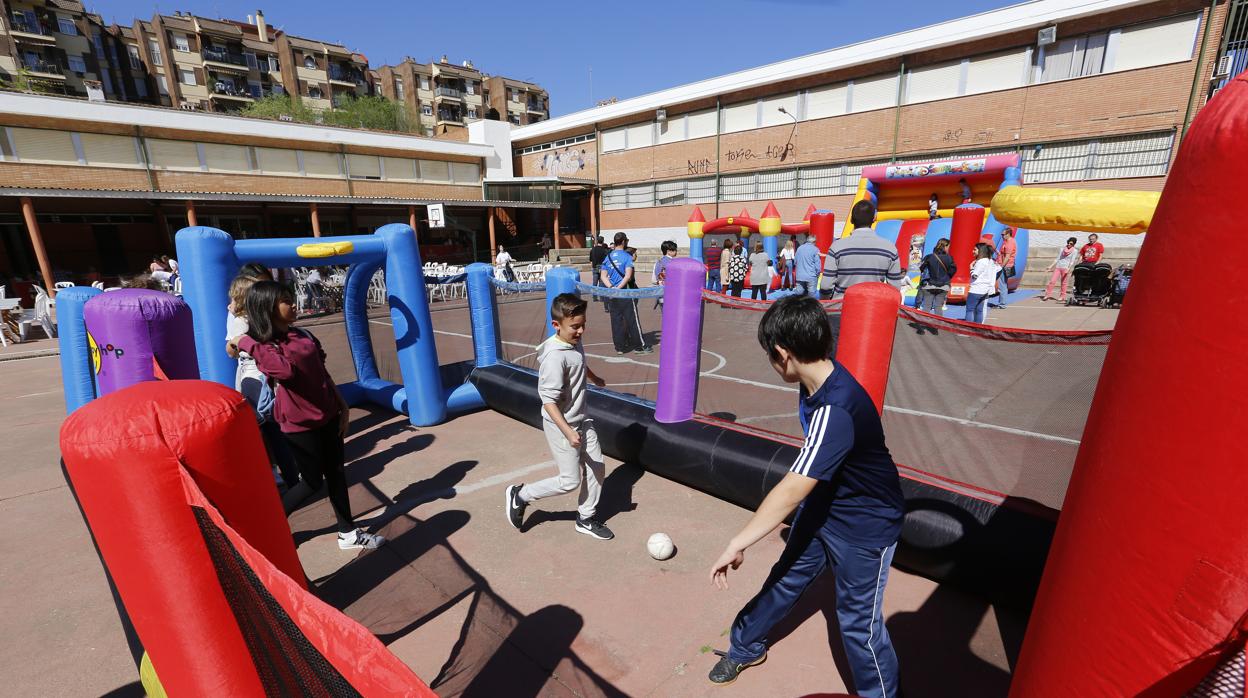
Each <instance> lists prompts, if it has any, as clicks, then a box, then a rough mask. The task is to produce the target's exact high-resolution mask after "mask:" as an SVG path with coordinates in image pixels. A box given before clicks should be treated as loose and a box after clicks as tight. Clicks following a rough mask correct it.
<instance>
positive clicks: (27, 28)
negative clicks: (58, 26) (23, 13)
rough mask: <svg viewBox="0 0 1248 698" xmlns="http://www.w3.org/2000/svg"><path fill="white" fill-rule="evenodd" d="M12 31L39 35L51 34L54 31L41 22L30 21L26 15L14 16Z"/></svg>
mask: <svg viewBox="0 0 1248 698" xmlns="http://www.w3.org/2000/svg"><path fill="white" fill-rule="evenodd" d="M12 31H15V32H22V33H23V34H38V35H39V36H51V35H52V32H51V31H49V30H48V28H47V27H45V26H43V25H42V24H41V23H39V22H35V23H34V24H31V23H30V20H29V19H26V18H25V17H14V18H13V27H12Z"/></svg>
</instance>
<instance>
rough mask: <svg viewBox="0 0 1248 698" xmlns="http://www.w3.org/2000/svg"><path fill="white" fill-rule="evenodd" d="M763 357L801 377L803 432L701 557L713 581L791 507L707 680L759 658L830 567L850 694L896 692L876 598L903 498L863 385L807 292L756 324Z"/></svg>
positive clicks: (723, 583)
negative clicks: (716, 553)
mask: <svg viewBox="0 0 1248 698" xmlns="http://www.w3.org/2000/svg"><path fill="white" fill-rule="evenodd" d="M758 343H759V344H760V345H762V348H763V350H764V351H765V352H766V353H767V359H768V361H769V362H770V363H771V367H772V368H773V369H774V370H775V371H776V373H778V374H779V375H780V377H781V378H783V379H784V380H785V382H788V383H797V384H799V386H800V395H801V398H800V409H801V416H802V417H803V418H804V419H803V422H804V424H805V425H806V426H805V429H806V442H805V445H804V446H803V447H802V450H801V452H799V453H798V456H797V460H796V461H794V463H793V466H792V467H791V468H789V472H788V473H786V474H785V476H784V478H783V479H782V480H780V482H778V483H776V486H775V487H773V488H772V490H771V492H769V493H768V494H767V497H766V498H765V499H764V500H763V502H762V504H760V505H759V507H758V510H757V511H756V512H755V513H754V516H753V517H752V518H751V519H750V521H749V522H748V523H747V524H746V525H745V527H744V528H743V529H741V532H740V533H738V534H737V535H736V536H735V537H734V538H733V539H732V540H731V541H730V542H729V543H728V547H727V549H725V550H724V553H723V555H721V556H720V557H719V559H718V560H717V561H716V562H715V564H714V565H712V566H711V570H710V577H711V582H712V583H713V584H714V585H715V586H716V587H719V588H721V589H726V588H727V587H728V571H729V570H730V569H734V570H735V569H737V568H738V567H740V566H741V564H742V563H743V562H744V561H745V550H746V549H747V548H749V547H750V546H751V545H753V544H755V543H757V542H758V541H760V540H762V539H763V538H764V537H765V536H767V535H768V534H769V533H770V532H771V531H772V530H773V529H775V528H776V527H777V526H779V525H780V523H781V522H783V521H784V520H785V519H786V518H788V517H789V515H790V514H792V513H793V512H794V510H795V509H796V510H797V513H796V514H795V515H794V519H793V527H792V529H790V531H789V538H788V541H787V543H786V545H785V548H784V552H783V553H781V555H780V560H779V561H778V562H777V563H776V564H775V566H774V567H773V568H772V570H771V574H769V575H768V576H767V581H766V582H764V583H763V588H762V590H760V591H759V592H758V594H757V595H755V596H754V598H753V599H751V600H750V602H749V603H747V604H746V605H745V608H743V609H741V612H740V613H738V614H737V617H736V620H734V621H733V624H732V631H731V635H730V637H731V640H730V643H731V644H730V648H729V650H728V651H727V652H726V653H723V655H722V658H721V659H720V660H719V662H718V663H716V664H715V667H714V668H713V669H711V673H710V676H709V678H710V680H711V682H713V683H716V684H727V683H731V682H732V681H734V680H736V678H737V675H738V674H740V673H741V671H743V670H744V669H746V668H747V667H751V666H754V665H756V664H761V663H763V661H764V660H765V659H766V658H767V642H768V640H767V638H768V636H769V634H770V633H771V630H772V628H774V627H775V626H776V624H777V623H779V622H780V621H781V620H783V619H784V617H785V616H786V615H788V613H789V611H791V610H792V609H793V607H794V605H796V604H797V601H798V599H799V598H801V596H802V593H803V592H804V591H806V589H807V588H809V587H810V585H811V584H812V583H813V582H814V581H815V579H816V578H818V576H819V575H820V574H822V573H823V571H824V570H828V569H830V570H831V571H832V574H833V576H834V577H835V578H836V615H837V620H838V621H839V624H840V629H841V641H842V643H843V645H844V648H845V656H846V658H847V659H848V660H849V669H850V673H851V674H852V675H853V679H854V688H855V691H854V695H859V696H867V697H869V698H883V697H890V698H891V697H892V696H896V695H897V691H898V678H897V676H898V674H897V655H896V653H895V652H894V651H893V646H892V642H891V641H890V639H889V636H888V629H887V628H886V627H885V626H884V613H883V608H882V600H883V598H884V586H885V584H886V583H887V582H888V569H889V565H890V564H891V562H892V559H893V552H894V550H896V547H897V539H898V537H899V536H900V534H901V521H902V516H903V514H904V501H903V499H902V494H901V483H900V480H899V478H898V476H897V466H896V465H895V464H894V463H893V458H892V456H891V455H890V454H889V452H888V446H887V445H885V443H884V428H883V426H882V425H881V423H880V415H879V413H878V412H877V411H876V409H875V403H873V402H872V401H871V397H870V396H869V395H868V394H867V391H866V390H864V389H863V387H862V386H861V385H860V384H859V383H858V381H856V380H855V379H854V377H853V376H851V375H850V374H849V372H848V371H846V370H845V367H844V366H842V365H840V364H839V363H837V362H836V361H835V360H833V359H831V358H829V356H830V355H831V353H832V328H831V327H830V326H829V324H828V317H827V314H826V313H825V311H824V309H823V307H822V306H821V305H820V304H819V302H818V301H816V300H815V299H814V298H811V297H809V296H794V297H788V298H783V299H781V300H779V301H777V302H776V303H775V304H774V305H772V306H771V308H769V309H768V310H767V312H766V313H765V314H764V315H763V319H762V321H761V322H759V325H758Z"/></svg>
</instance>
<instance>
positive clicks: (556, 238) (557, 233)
mask: <svg viewBox="0 0 1248 698" xmlns="http://www.w3.org/2000/svg"><path fill="white" fill-rule="evenodd" d="M554 218H555V221H554V228H555V230H554V233H555V251H556V252H558V251H559V209H555V216H554Z"/></svg>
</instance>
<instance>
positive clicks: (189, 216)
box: [186, 199, 199, 228]
mask: <svg viewBox="0 0 1248 698" xmlns="http://www.w3.org/2000/svg"><path fill="white" fill-rule="evenodd" d="M186 224H187V225H189V226H191V227H192V228H193V227H195V226H197V225H199V217H198V216H196V215H195V202H194V201H191V200H190V199H187V200H186Z"/></svg>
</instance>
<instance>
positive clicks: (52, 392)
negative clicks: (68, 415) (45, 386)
mask: <svg viewBox="0 0 1248 698" xmlns="http://www.w3.org/2000/svg"><path fill="white" fill-rule="evenodd" d="M59 392H61V391H59V390H46V391H44V392H42V393H26V394H25V395H15V396H14V397H13V399H14V400H18V399H20V398H24V397H35V396H38V395H56V394H57V393H59Z"/></svg>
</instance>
